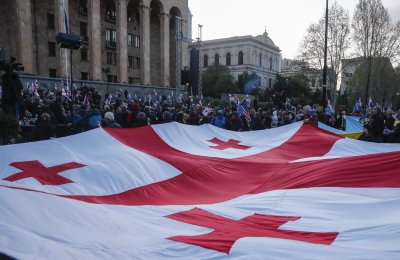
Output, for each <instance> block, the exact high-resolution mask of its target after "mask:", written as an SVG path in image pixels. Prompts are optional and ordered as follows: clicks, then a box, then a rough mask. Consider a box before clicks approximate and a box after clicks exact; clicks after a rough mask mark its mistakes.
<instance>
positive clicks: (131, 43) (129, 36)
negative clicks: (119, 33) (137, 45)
mask: <svg viewBox="0 0 400 260" xmlns="http://www.w3.org/2000/svg"><path fill="white" fill-rule="evenodd" d="M132 45H133V34H130V33H128V46H132Z"/></svg>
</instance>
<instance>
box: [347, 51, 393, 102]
mask: <svg viewBox="0 0 400 260" xmlns="http://www.w3.org/2000/svg"><path fill="white" fill-rule="evenodd" d="M370 62H371V69H369V66H370V65H369V63H370ZM369 71H370V76H369V84H368V86H369V87H368V94H367V82H368V74H369ZM398 83H399V81H398V79H397V77H396V71H395V70H394V69H393V66H392V64H391V63H390V61H389V59H387V58H373V59H365V60H364V61H363V62H362V63H361V64H360V66H359V67H358V68H357V69H356V71H355V73H354V74H353V77H352V79H351V80H350V81H349V85H350V91H349V102H350V104H355V102H356V100H358V99H359V98H360V97H361V98H362V100H363V102H365V100H367V99H368V97H372V98H373V101H374V102H378V103H379V104H380V105H383V106H388V105H389V104H391V103H392V99H393V96H394V95H396V92H398V90H397V89H396V88H397V87H398Z"/></svg>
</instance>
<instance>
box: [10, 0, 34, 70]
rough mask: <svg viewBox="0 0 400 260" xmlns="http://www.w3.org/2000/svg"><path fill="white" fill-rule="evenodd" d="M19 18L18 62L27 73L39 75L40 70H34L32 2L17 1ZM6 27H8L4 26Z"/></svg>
mask: <svg viewBox="0 0 400 260" xmlns="http://www.w3.org/2000/svg"><path fill="white" fill-rule="evenodd" d="M17 16H18V37H17V42H18V47H17V48H18V49H17V53H18V60H17V62H20V63H22V64H23V65H24V67H25V73H29V74H34V73H37V71H38V70H39V68H36V69H35V68H34V59H33V35H32V12H31V1H30V0H17ZM4 26H6V25H4Z"/></svg>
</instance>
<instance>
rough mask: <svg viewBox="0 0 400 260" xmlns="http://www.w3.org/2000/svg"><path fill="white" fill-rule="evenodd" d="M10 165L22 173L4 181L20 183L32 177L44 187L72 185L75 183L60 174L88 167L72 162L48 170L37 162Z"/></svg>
mask: <svg viewBox="0 0 400 260" xmlns="http://www.w3.org/2000/svg"><path fill="white" fill-rule="evenodd" d="M10 165H11V166H13V167H15V168H18V169H20V170H22V172H18V173H16V174H13V175H11V176H8V177H7V178H4V179H3V180H6V181H18V180H21V179H25V178H30V177H32V178H35V179H36V180H37V181H39V182H40V183H41V184H43V185H63V184H67V183H72V182H73V181H71V180H70V179H67V178H65V177H63V176H61V175H59V174H58V173H60V172H63V171H67V170H71V169H76V168H81V167H84V166H86V165H83V164H80V163H76V162H70V163H64V164H60V165H56V166H52V167H48V168H47V167H46V166H44V165H43V164H41V163H40V162H39V161H36V160H35V161H26V162H14V163H11V164H10Z"/></svg>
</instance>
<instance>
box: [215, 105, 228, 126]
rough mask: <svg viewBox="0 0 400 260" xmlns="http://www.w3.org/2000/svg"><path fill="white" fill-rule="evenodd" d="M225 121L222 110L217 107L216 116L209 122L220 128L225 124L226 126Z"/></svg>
mask: <svg viewBox="0 0 400 260" xmlns="http://www.w3.org/2000/svg"><path fill="white" fill-rule="evenodd" d="M226 121H227V120H226V118H225V116H224V110H222V109H218V110H217V116H216V117H214V118H213V120H212V121H211V124H212V125H213V126H216V127H219V128H222V129H226V126H227V122H226Z"/></svg>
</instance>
